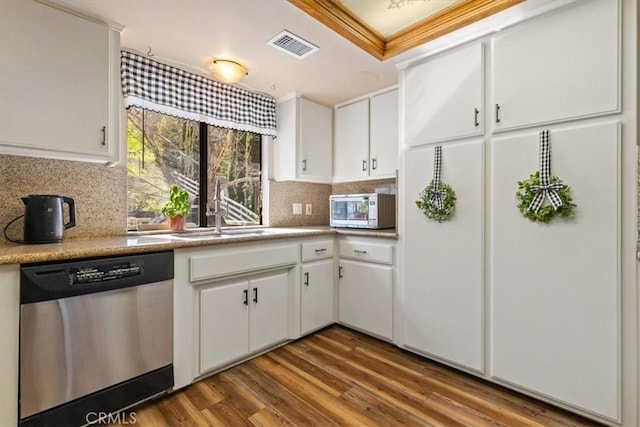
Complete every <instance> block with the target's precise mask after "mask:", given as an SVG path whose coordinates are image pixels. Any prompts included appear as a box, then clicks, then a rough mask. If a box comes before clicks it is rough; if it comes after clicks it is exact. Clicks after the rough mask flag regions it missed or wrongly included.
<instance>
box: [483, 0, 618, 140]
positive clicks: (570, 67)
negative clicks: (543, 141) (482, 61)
mask: <svg viewBox="0 0 640 427" xmlns="http://www.w3.org/2000/svg"><path fill="white" fill-rule="evenodd" d="M619 19H620V11H619V3H618V1H615V0H611V1H580V2H577V4H575V5H573V7H570V8H563V9H560V10H558V11H556V12H552V13H551V14H549V15H545V16H542V17H538V18H535V19H532V20H531V21H528V22H525V23H523V24H520V25H518V26H516V27H514V28H511V29H508V30H506V31H504V32H500V33H499V34H498V35H497V36H496V37H494V38H493V39H492V45H493V62H492V64H491V75H492V77H493V78H492V80H493V81H492V87H493V97H492V101H491V105H492V107H491V108H492V110H493V111H492V112H491V116H492V120H493V122H494V124H493V126H494V130H495V131H500V130H506V129H513V128H520V127H526V126H534V125H538V124H543V123H550V122H557V121H560V120H566V119H573V118H582V117H589V116H595V115H600V114H606V113H612V112H616V111H618V110H619V108H620V99H619V93H620V89H619V75H620V44H619V39H620V33H619V28H620V25H619V23H618V21H619Z"/></svg>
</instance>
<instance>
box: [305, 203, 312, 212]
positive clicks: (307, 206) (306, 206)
mask: <svg viewBox="0 0 640 427" xmlns="http://www.w3.org/2000/svg"><path fill="white" fill-rule="evenodd" d="M311 209H312V207H311V203H307V204H306V205H304V214H305V215H311V212H312V210H311Z"/></svg>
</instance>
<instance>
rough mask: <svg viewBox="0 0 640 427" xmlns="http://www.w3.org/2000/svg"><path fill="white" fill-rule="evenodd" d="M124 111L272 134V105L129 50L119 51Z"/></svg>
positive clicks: (254, 95)
mask: <svg viewBox="0 0 640 427" xmlns="http://www.w3.org/2000/svg"><path fill="white" fill-rule="evenodd" d="M120 59H121V78H122V93H123V95H124V104H125V107H127V108H128V107H132V106H134V107H141V108H144V109H147V110H152V111H156V112H159V113H164V114H169V115H172V116H176V117H182V118H185V119H189V120H196V121H201V122H206V123H208V124H210V125H214V126H220V127H225V128H231V129H237V130H242V131H249V132H256V133H259V134H262V135H271V136H275V135H276V102H275V100H274V99H273V98H271V97H269V96H265V95H260V94H257V93H253V92H250V91H248V90H245V89H241V88H237V87H235V86H230V85H226V84H222V83H218V82H216V81H214V80H211V79H207V78H205V77H202V76H199V75H197V74H193V73H189V72H187V71H183V70H181V69H179V68H175V67H172V66H169V65H166V64H162V63H160V62H156V61H154V60H152V59H149V58H147V57H144V56H141V55H137V54H135V53H132V52H127V51H122V52H121V54H120Z"/></svg>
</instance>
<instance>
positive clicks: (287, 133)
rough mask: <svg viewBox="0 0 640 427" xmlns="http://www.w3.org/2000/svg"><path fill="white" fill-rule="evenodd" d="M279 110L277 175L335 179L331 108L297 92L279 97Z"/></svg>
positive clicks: (276, 152)
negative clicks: (282, 98) (333, 177)
mask: <svg viewBox="0 0 640 427" xmlns="http://www.w3.org/2000/svg"><path fill="white" fill-rule="evenodd" d="M277 114H278V137H277V138H276V140H275V141H274V158H275V172H274V177H275V179H276V180H278V181H285V180H299V181H310V182H331V172H332V167H331V166H332V165H331V160H332V151H331V149H332V143H331V142H332V141H331V134H332V122H333V121H332V110H331V108H329V107H325V106H323V105H320V104H316V103H315V102H312V101H309V100H308V99H305V98H302V97H300V96H297V95H296V96H293V97H290V98H287V99H284V100H282V101H279V102H278V106H277Z"/></svg>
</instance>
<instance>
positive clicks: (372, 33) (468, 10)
mask: <svg viewBox="0 0 640 427" xmlns="http://www.w3.org/2000/svg"><path fill="white" fill-rule="evenodd" d="M288 1H289V2H290V3H291V4H293V5H294V6H296V7H298V8H299V9H300V10H302V11H304V12H305V13H307V14H308V15H310V16H312V17H313V18H315V19H316V20H318V21H319V22H321V23H322V24H323V25H325V26H327V27H329V28H331V29H332V30H333V31H335V32H336V33H338V34H340V35H341V36H343V37H344V38H346V39H347V40H349V41H350V42H352V43H353V44H355V45H356V46H358V47H360V48H361V49H363V50H364V51H365V52H367V53H369V54H371V55H373V56H374V57H375V58H377V59H379V60H381V61H382V60H385V59H388V58H391V57H393V56H395V55H398V54H400V53H403V52H406V51H407V50H409V49H412V48H414V47H417V46H420V45H422V44H425V43H427V42H429V41H431V40H433V39H436V38H438V37H440V36H443V35H445V34H447V33H450V32H452V31H455V30H457V29H459V28H462V27H464V26H466V25H469V24H472V23H474V22H476V21H479V20H481V19H483V18H486V17H487V16H491V15H493V14H495V13H498V12H501V11H503V10H505V9H508V8H510V7H511V6H515V5H516V4H519V3H522V2H523V1H525V0H463V1H461V2H459V3H456V4H454V5H453V6H451V7H448V8H446V9H444V10H442V11H440V12H438V13H436V14H435V15H433V16H430V17H428V18H425V19H423V20H422V21H420V22H417V23H415V24H413V25H411V26H409V27H407V28H405V29H403V30H401V31H398V32H397V33H395V34H392V35H391V36H389V37H384V36H382V35H381V34H380V33H379V32H377V31H376V30H374V29H373V28H371V27H369V26H368V25H366V24H364V23H363V22H362V21H360V19H359V18H358V17H357V16H355V15H354V14H353V13H352V12H351V11H350V10H348V9H347V8H346V7H344V6H342V4H341V3H340V2H339V1H338V0H288Z"/></svg>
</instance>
